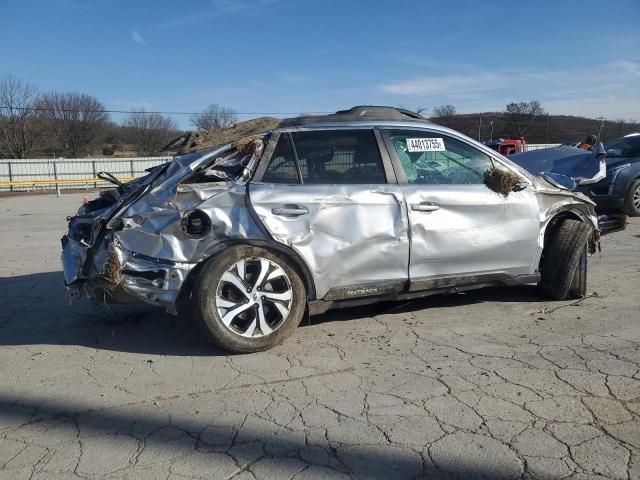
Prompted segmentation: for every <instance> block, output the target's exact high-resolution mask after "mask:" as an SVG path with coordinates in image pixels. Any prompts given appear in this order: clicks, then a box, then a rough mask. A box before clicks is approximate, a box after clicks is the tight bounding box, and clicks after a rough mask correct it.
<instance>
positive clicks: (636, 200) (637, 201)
mask: <svg viewBox="0 0 640 480" xmlns="http://www.w3.org/2000/svg"><path fill="white" fill-rule="evenodd" d="M633 206H634V207H636V210H638V211H640V185H638V186H637V187H636V189H635V191H634V192H633Z"/></svg>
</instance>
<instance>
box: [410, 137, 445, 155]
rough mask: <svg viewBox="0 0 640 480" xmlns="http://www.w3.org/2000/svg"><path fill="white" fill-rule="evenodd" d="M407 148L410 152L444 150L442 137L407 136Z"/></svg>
mask: <svg viewBox="0 0 640 480" xmlns="http://www.w3.org/2000/svg"><path fill="white" fill-rule="evenodd" d="M407 149H408V150H409V151H410V152H444V151H446V148H445V147H444V140H442V138H407Z"/></svg>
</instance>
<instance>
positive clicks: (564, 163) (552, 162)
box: [509, 143, 607, 185]
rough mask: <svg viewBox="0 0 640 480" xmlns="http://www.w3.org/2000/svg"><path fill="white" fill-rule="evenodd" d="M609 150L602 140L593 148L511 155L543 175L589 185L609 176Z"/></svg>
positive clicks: (564, 148)
mask: <svg viewBox="0 0 640 480" xmlns="http://www.w3.org/2000/svg"><path fill="white" fill-rule="evenodd" d="M605 156H606V151H605V149H604V146H603V145H602V143H599V144H598V145H597V146H596V147H594V149H593V150H592V151H589V150H583V149H581V148H576V147H568V146H561V147H552V148H543V149H540V150H533V151H531V152H524V153H518V154H515V155H510V156H509V160H511V161H512V162H514V163H516V164H517V165H519V166H520V167H522V168H524V169H525V170H527V171H528V172H530V173H532V174H533V175H536V176H540V177H545V178H548V177H556V178H557V176H558V175H562V176H565V177H569V178H571V179H573V181H574V182H575V184H576V185H587V184H590V183H596V182H599V181H600V180H602V179H603V178H605V177H606V175H607V165H606V163H605Z"/></svg>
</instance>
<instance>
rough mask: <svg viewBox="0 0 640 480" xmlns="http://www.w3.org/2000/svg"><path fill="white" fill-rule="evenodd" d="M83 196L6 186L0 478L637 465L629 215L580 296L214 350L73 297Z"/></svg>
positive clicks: (581, 473)
mask: <svg viewBox="0 0 640 480" xmlns="http://www.w3.org/2000/svg"><path fill="white" fill-rule="evenodd" d="M81 199H82V194H69V195H64V196H63V197H61V198H56V197H55V196H45V195H40V196H18V197H9V198H0V218H1V225H2V229H1V231H0V240H1V245H2V260H1V261H0V269H1V270H0V277H1V278H0V304H1V307H2V308H1V310H0V366H1V368H0V478H3V479H4V478H8V479H22V478H25V479H27V478H30V479H75V478H95V477H100V478H110V479H111V478H118V479H120V478H130V479H146V478H148V479H183V478H208V479H218V478H220V479H230V478H233V479H238V480H240V479H242V480H248V479H263V478H264V479H292V478H295V479H299V480H302V479H319V478H332V479H333V478H335V479H342V478H363V479H385V480H386V479H405V478H406V479H414V478H425V479H426V478H452V477H454V476H456V475H457V476H459V477H461V478H483V477H484V478H538V479H556V478H566V477H569V478H575V479H587V478H594V479H595V478H615V479H627V478H640V308H639V307H638V291H639V289H640V259H639V257H638V250H639V248H638V247H639V246H640V221H638V219H634V220H633V221H632V222H631V225H630V226H629V228H628V229H627V230H626V231H624V232H620V233H617V234H614V235H612V236H611V237H607V238H605V239H604V240H603V245H602V247H603V248H602V250H603V251H602V253H601V254H596V255H595V256H593V257H592V258H590V273H589V275H590V279H589V280H590V283H589V292H591V293H590V294H589V296H588V297H587V298H585V299H583V300H580V301H574V302H568V301H566V302H548V301H543V300H541V299H539V298H538V297H537V296H536V294H535V291H534V289H533V288H532V287H522V288H497V289H485V290H480V291H477V292H473V293H468V294H464V295H463V294H460V295H450V296H437V297H431V298H428V299H424V300H419V301H412V302H408V303H403V304H393V305H389V304H385V305H384V306H377V307H374V306H371V307H367V308H358V309H348V310H342V311H334V312H328V313H326V314H325V315H322V316H320V317H315V318H313V319H312V321H311V324H310V325H305V326H303V327H301V328H300V329H299V330H298V332H297V333H296V334H294V336H293V337H291V338H290V339H289V341H288V342H286V343H285V344H284V345H282V346H280V347H278V348H276V349H274V350H271V351H269V352H265V353H260V354H252V355H235V356H230V355H225V354H224V353H223V352H220V351H217V350H215V349H214V348H213V347H211V346H210V345H208V344H207V343H206V342H205V341H204V340H203V339H202V338H201V337H200V336H199V335H198V334H197V333H196V331H195V329H193V328H192V327H191V326H190V325H189V324H183V323H180V322H178V321H177V320H176V319H175V318H173V317H170V316H168V315H166V314H164V313H163V312H161V311H159V310H154V309H151V308H149V307H133V308H118V309H112V310H106V309H95V308H94V307H92V306H91V305H90V304H88V303H81V304H77V305H74V306H68V305H67V304H66V303H65V300H64V297H63V286H62V274H61V271H60V270H61V268H60V263H59V253H60V243H59V237H60V236H61V234H62V233H63V231H64V230H65V216H66V215H67V214H70V213H72V212H73V211H75V209H76V207H77V206H78V204H79V203H80V202H81Z"/></svg>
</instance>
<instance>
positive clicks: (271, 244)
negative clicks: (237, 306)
mask: <svg viewBox="0 0 640 480" xmlns="http://www.w3.org/2000/svg"><path fill="white" fill-rule="evenodd" d="M238 245H247V246H250V247H260V248H264V249H265V250H269V251H272V252H276V253H278V254H280V255H282V256H284V257H285V258H286V259H287V260H288V261H289V263H290V264H291V266H292V267H293V268H294V269H295V270H296V272H297V273H298V274H299V275H300V278H301V279H302V283H303V284H304V287H305V289H306V291H307V301H312V300H315V299H316V288H315V282H314V280H313V276H312V275H311V272H310V271H309V268H308V267H307V265H306V264H305V263H304V261H303V260H302V257H301V256H300V255H299V254H298V253H297V252H296V251H295V250H293V249H292V248H290V247H287V246H286V245H283V244H279V243H277V242H275V241H273V240H261V239H253V240H228V241H224V242H220V243H218V244H216V246H215V248H214V249H212V250H211V251H209V252H207V254H206V255H205V256H203V257H202V258H201V259H200V261H199V262H198V264H197V265H196V266H195V267H194V268H193V269H192V270H191V271H190V272H189V275H188V276H187V278H186V279H185V281H184V282H183V283H182V287H181V288H180V294H179V295H178V300H177V301H176V303H181V302H184V301H186V300H188V298H189V296H190V294H191V290H192V288H193V284H194V281H195V279H196V278H197V276H198V273H199V272H200V270H201V269H202V267H203V266H204V264H205V263H207V262H208V261H209V260H211V259H212V258H214V257H216V256H217V255H220V254H221V253H223V252H224V251H225V250H226V249H227V248H229V247H235V246H238Z"/></svg>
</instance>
